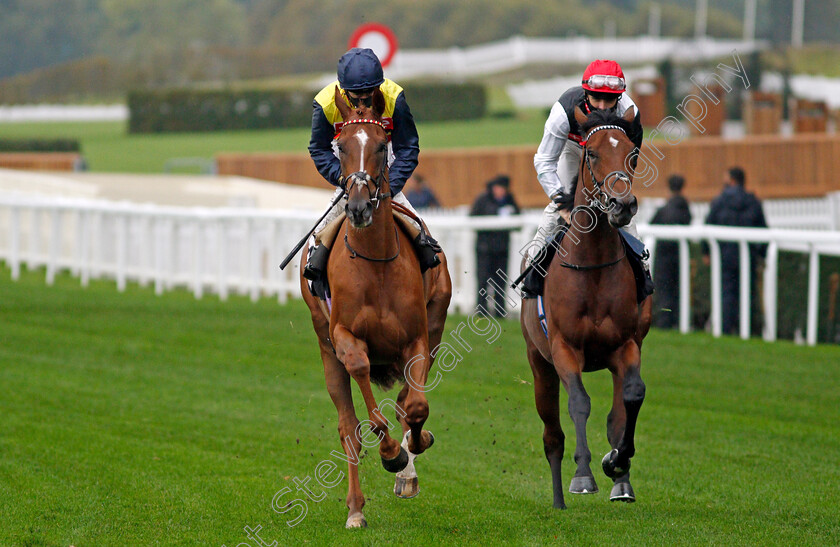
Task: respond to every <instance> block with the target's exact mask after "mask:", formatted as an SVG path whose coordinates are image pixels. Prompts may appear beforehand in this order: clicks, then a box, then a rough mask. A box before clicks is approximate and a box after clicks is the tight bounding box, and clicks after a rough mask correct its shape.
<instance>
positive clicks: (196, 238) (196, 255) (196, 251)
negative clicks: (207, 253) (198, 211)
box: [193, 219, 204, 299]
mask: <svg viewBox="0 0 840 547" xmlns="http://www.w3.org/2000/svg"><path fill="white" fill-rule="evenodd" d="M194 227H195V230H194V232H193V259H194V263H193V295H194V296H195V298H196V299H200V298H201V297H202V296H204V284H203V283H202V279H201V276H202V274H203V272H204V241H203V240H204V238H202V237H201V236H202V224H201V221H200V220H199V219H196V220H195V222H194Z"/></svg>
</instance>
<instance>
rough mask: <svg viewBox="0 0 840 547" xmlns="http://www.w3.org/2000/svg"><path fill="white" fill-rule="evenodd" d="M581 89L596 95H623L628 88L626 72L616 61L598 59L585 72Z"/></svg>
mask: <svg viewBox="0 0 840 547" xmlns="http://www.w3.org/2000/svg"><path fill="white" fill-rule="evenodd" d="M581 83H582V84H583V85H582V86H581V87H583V89H585V90H587V91H593V92H595V93H614V94H617V95H619V94H621V93H624V90H625V89H626V88H627V83H626V82H625V81H624V71H622V70H621V66H619V64H618V63H616V62H615V61H609V60H605V59H598V60H595V61H592V62H591V63H589V66H588V67H586V70H584V71H583V79H582V81H581Z"/></svg>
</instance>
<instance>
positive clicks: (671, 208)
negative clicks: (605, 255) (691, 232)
mask: <svg viewBox="0 0 840 547" xmlns="http://www.w3.org/2000/svg"><path fill="white" fill-rule="evenodd" d="M684 185H685V178H684V177H682V176H681V175H671V176H670V177H668V188H669V189H670V190H671V197H670V198H668V201H667V202H666V203H665V205H663V206H662V207H660V208H659V210H657V211H656V213H655V214H654V215H653V219H651V221H650V223H651V224H669V225H673V224H691V211H689V208H688V201H687V200H686V199H685V197H684V196H683V195H682V189H683V186H684ZM654 256H655V257H656V261H655V262H654V264H653V278H654V279H655V280H656V302H657V305H656V308H655V309H656V326H657V327H659V328H660V329H673V328H675V327H676V326H677V324H678V323H679V317H680V291H679V287H680V283H679V279H680V248H679V243H677V242H676V241H661V242H657V243H656V252H655V254H654Z"/></svg>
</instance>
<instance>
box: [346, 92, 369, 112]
mask: <svg viewBox="0 0 840 547" xmlns="http://www.w3.org/2000/svg"><path fill="white" fill-rule="evenodd" d="M373 91H374V88H370V89H359V90H356V91H347V98H348V99H350V104H352V105H353V107H354V108H358V107H359V106H366V107H368V108H370V107H371V106H373Z"/></svg>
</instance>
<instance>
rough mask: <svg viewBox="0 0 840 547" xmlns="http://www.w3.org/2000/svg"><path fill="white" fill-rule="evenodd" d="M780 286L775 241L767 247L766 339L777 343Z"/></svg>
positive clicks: (765, 289)
mask: <svg viewBox="0 0 840 547" xmlns="http://www.w3.org/2000/svg"><path fill="white" fill-rule="evenodd" d="M778 285H779V246H778V245H777V244H776V242H775V241H771V242H770V244H769V245H767V258H766V259H765V269H764V339H765V340H766V341H768V342H775V341H776V324H777V323H776V322H777V315H778V307H779V304H778Z"/></svg>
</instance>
